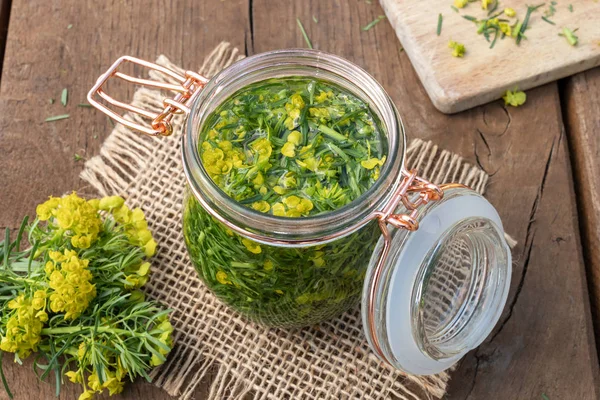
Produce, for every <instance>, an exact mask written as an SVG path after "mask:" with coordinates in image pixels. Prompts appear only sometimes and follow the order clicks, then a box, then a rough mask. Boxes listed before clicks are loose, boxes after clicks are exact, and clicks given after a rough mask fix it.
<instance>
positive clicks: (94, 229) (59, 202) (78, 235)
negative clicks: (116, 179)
mask: <svg viewBox="0 0 600 400" xmlns="http://www.w3.org/2000/svg"><path fill="white" fill-rule="evenodd" d="M36 213H37V215H38V218H39V219H40V220H41V221H49V220H52V221H51V222H55V223H56V224H57V225H58V227H59V228H60V229H61V230H62V231H64V232H72V234H73V236H71V244H72V245H73V247H77V248H79V249H87V248H89V247H90V245H91V244H92V243H93V242H94V241H95V240H96V239H97V238H98V234H99V233H100V230H101V228H102V220H101V219H100V217H99V216H98V202H97V200H96V201H94V200H90V201H86V200H84V199H82V198H81V197H79V196H77V194H75V192H73V193H71V194H70V195H68V196H64V197H61V198H59V197H50V199H48V201H46V202H45V203H42V204H40V205H38V206H37V209H36Z"/></svg>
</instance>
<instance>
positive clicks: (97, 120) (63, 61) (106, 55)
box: [0, 0, 249, 400]
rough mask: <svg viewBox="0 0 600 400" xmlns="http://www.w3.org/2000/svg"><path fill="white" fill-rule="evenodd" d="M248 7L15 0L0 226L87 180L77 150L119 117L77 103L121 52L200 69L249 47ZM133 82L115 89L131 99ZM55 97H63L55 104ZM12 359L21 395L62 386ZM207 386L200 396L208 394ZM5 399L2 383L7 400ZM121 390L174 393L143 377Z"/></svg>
mask: <svg viewBox="0 0 600 400" xmlns="http://www.w3.org/2000/svg"><path fill="white" fill-rule="evenodd" d="M164 7H168V9H164ZM248 9H249V7H248V3H247V2H246V1H245V0H228V1H226V2H223V1H219V0H212V1H202V2H198V1H194V0H186V1H177V2H170V3H168V4H166V3H165V2H162V1H158V0H152V1H149V0H148V1H121V0H114V1H101V2H98V1H91V0H90V1H81V0H64V1H60V2H57V1H27V0H14V1H13V5H12V12H11V21H10V28H9V35H8V37H9V40H8V43H7V47H6V56H5V59H4V71H3V77H2V86H1V90H0V154H2V157H0V183H1V184H2V187H3V188H4V189H3V190H2V191H1V193H0V204H2V205H3V207H2V211H0V226H2V227H6V226H8V227H13V228H14V227H17V226H18V224H19V221H20V220H21V218H22V217H23V216H24V215H25V214H31V213H33V212H34V209H35V205H36V204H37V203H39V202H41V201H43V200H44V199H45V198H46V197H47V196H49V195H61V194H63V193H65V192H67V191H71V190H73V189H78V188H81V185H82V181H80V179H79V172H80V170H81V169H82V167H83V163H82V162H76V161H74V159H73V156H74V154H75V153H77V154H80V155H82V156H84V157H86V158H87V157H91V156H93V155H95V154H97V153H98V151H99V148H100V145H101V144H102V141H103V139H104V138H105V137H106V135H107V134H108V133H109V132H110V130H111V128H112V125H111V123H110V122H109V121H108V120H107V118H106V117H105V116H103V115H102V114H101V113H99V112H97V111H96V110H93V109H90V108H80V107H77V104H78V103H81V102H84V101H85V95H86V93H87V91H88V90H89V88H90V87H91V86H92V84H93V83H94V82H95V80H96V78H97V77H98V76H99V75H100V74H101V73H102V72H104V71H105V70H106V68H107V67H108V66H109V65H110V64H111V63H112V62H113V61H114V60H116V59H117V58H118V57H119V56H121V55H124V54H129V55H135V56H138V57H140V58H145V59H148V60H154V59H156V57H157V56H158V55H160V54H165V55H167V56H168V57H169V58H170V59H171V60H173V61H174V62H176V63H178V64H180V65H182V66H186V67H189V68H197V67H199V66H200V65H201V63H202V61H203V59H204V57H205V56H206V55H207V53H208V52H210V51H211V50H212V49H213V48H214V46H216V45H217V44H218V43H219V42H221V41H222V40H227V41H230V42H231V43H233V44H234V45H235V46H238V47H240V48H244V45H245V37H246V31H247V29H248V26H249V20H248ZM70 24H72V28H71V29H68V26H69V25H70ZM63 88H67V89H68V91H69V104H68V106H67V107H66V108H63V106H62V105H61V104H60V100H58V99H59V98H60V93H61V91H62V89H63ZM130 89H132V88H128V90H125V87H111V89H110V90H111V93H112V94H114V95H115V96H116V97H119V98H121V99H128V98H129V95H131V93H132V90H130ZM50 98H54V99H57V101H56V102H55V103H54V104H50V103H49V99H50ZM65 113H68V114H70V115H71V117H70V118H69V119H66V120H62V121H57V122H53V123H44V119H45V118H46V117H48V116H50V115H58V114H65ZM4 366H5V371H6V372H7V378H8V380H9V382H10V383H11V387H12V389H13V392H14V393H15V394H16V397H15V398H16V399H40V398H42V399H51V398H53V395H54V385H53V384H52V383H50V384H49V383H39V382H38V381H37V378H36V377H35V375H34V374H33V371H32V370H31V368H30V366H28V365H26V366H25V367H19V366H16V365H15V366H13V363H12V361H11V358H10V357H5V359H4ZM206 389H207V386H206V385H205V386H204V387H203V388H201V389H200V390H199V392H198V394H197V397H198V398H200V399H201V398H203V397H205V396H206ZM79 392H80V388H79V387H77V386H74V385H71V384H66V385H65V386H64V387H63V393H62V394H61V398H63V399H76V398H77V396H78V394H79ZM5 398H6V395H5V394H4V393H3V392H2V391H1V390H0V399H5ZM120 398H122V399H124V398H144V399H149V400H150V399H153V400H154V399H166V398H168V396H167V395H166V394H165V393H164V392H163V391H161V390H159V389H157V388H155V387H153V386H152V385H150V384H143V383H141V382H140V383H139V384H136V385H131V386H130V388H129V389H128V390H127V391H126V393H125V394H124V395H123V396H121V397H120Z"/></svg>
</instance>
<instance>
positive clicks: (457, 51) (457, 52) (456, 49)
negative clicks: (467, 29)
mask: <svg viewBox="0 0 600 400" xmlns="http://www.w3.org/2000/svg"><path fill="white" fill-rule="evenodd" d="M448 47H449V48H451V49H452V56H453V57H463V56H464V55H465V45H464V44H461V43H458V42H455V41H453V40H451V41H450V42H448Z"/></svg>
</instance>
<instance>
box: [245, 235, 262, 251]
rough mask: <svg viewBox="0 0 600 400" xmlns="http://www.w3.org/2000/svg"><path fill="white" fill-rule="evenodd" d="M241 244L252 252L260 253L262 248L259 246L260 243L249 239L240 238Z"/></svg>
mask: <svg viewBox="0 0 600 400" xmlns="http://www.w3.org/2000/svg"><path fill="white" fill-rule="evenodd" d="M242 244H243V245H244V247H245V248H246V249H247V250H248V251H249V252H250V253H253V254H260V253H262V248H261V247H260V244H258V243H256V242H253V241H252V240H250V239H246V238H244V239H242Z"/></svg>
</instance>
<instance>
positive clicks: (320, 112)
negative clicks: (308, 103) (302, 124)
mask: <svg viewBox="0 0 600 400" xmlns="http://www.w3.org/2000/svg"><path fill="white" fill-rule="evenodd" d="M308 113H309V114H310V116H311V117H317V118H321V119H324V120H328V119H330V118H331V115H330V114H329V110H328V109H326V108H324V107H323V108H316V107H311V108H309V109H308Z"/></svg>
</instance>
